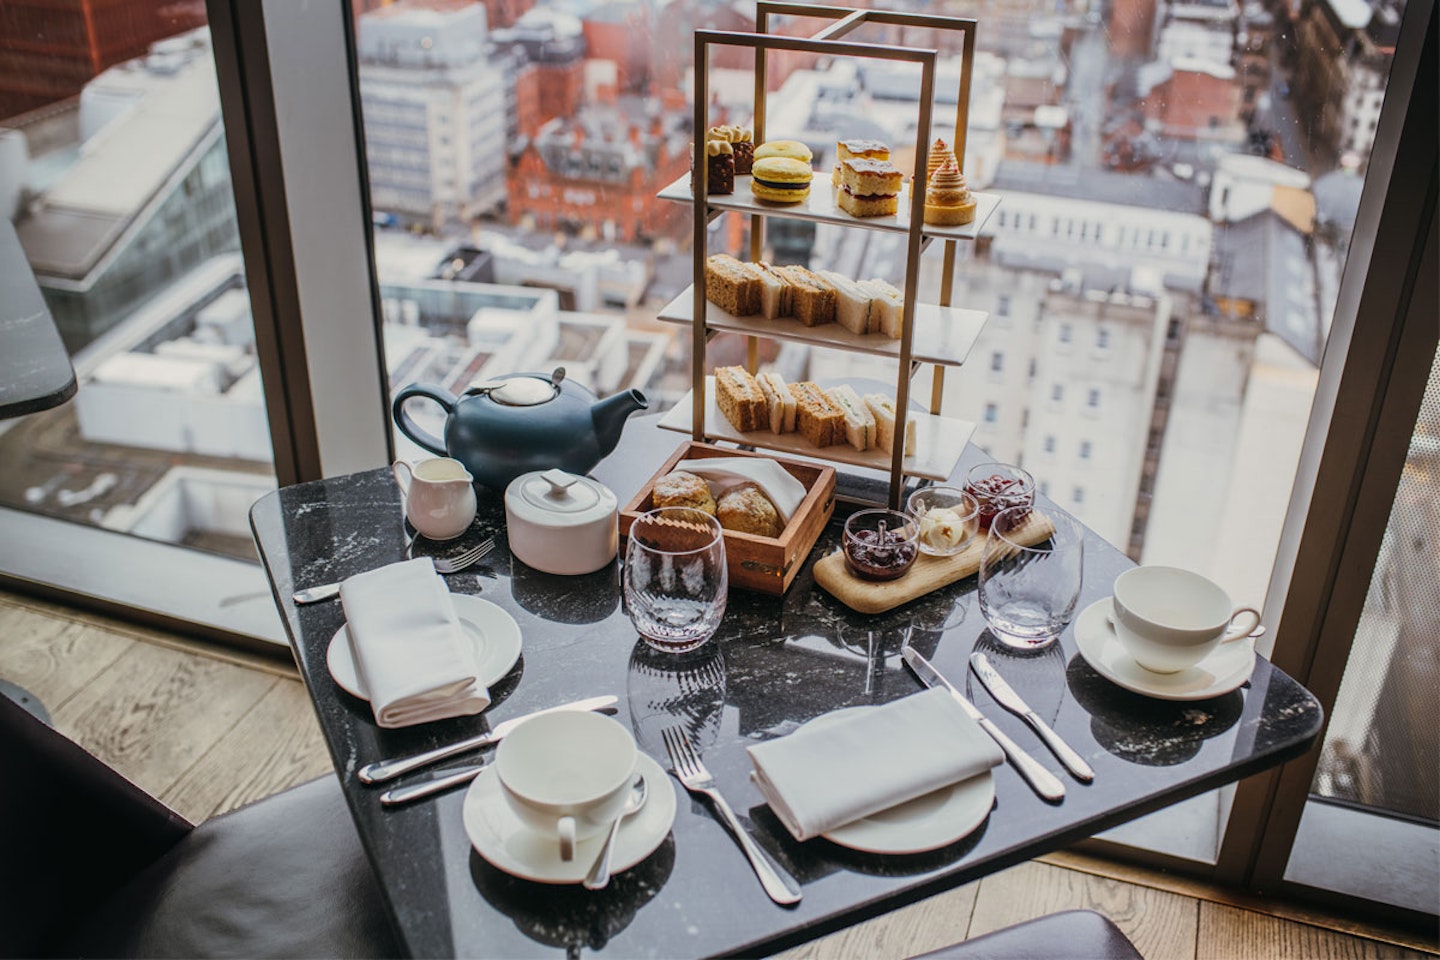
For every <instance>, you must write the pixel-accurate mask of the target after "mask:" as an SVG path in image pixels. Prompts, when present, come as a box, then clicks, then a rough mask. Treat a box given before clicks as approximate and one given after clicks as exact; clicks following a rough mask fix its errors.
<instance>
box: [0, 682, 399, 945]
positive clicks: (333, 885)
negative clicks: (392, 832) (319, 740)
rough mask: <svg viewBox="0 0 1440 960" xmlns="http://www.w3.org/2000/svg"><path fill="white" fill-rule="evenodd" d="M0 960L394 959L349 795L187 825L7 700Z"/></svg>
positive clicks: (278, 802) (294, 794) (316, 791)
mask: <svg viewBox="0 0 1440 960" xmlns="http://www.w3.org/2000/svg"><path fill="white" fill-rule="evenodd" d="M0 877H3V878H4V882H3V887H4V894H3V895H0V956H10V957H15V956H20V957H28V956H66V957H81V956H90V957H387V956H397V955H399V954H400V946H399V943H398V941H397V940H396V938H395V934H394V931H393V928H392V927H391V925H390V920H389V915H388V912H387V909H386V907H385V904H384V901H383V900H382V898H381V895H380V890H379V887H378V886H377V884H376V882H375V877H374V874H373V873H372V871H371V869H370V864H369V862H368V860H367V859H366V857H365V853H364V851H363V850H362V849H361V847H360V841H359V838H358V836H357V835H356V833H355V827H354V824H353V822H352V821H351V819H350V813H349V811H348V810H347V809H346V806H345V800H344V797H343V796H342V794H341V792H340V786H339V784H338V782H337V781H336V780H335V779H334V778H333V777H324V778H321V779H319V780H315V781H313V782H311V783H308V784H305V785H303V786H300V787H296V788H295V789H293V790H288V791H286V792H284V793H281V794H278V795H276V796H273V797H270V798H268V799H266V800H262V801H260V802H259V803H254V804H251V805H250V806H248V807H245V808H243V809H240V810H236V811H234V812H232V813H229V814H226V815H224V816H221V817H216V818H215V819H213V820H209V821H206V822H205V823H203V824H201V825H200V826H198V827H196V826H192V825H191V824H190V823H188V822H186V821H185V820H184V819H183V818H181V817H180V816H178V815H177V814H175V813H174V812H172V811H170V810H169V809H167V808H166V807H165V806H164V805H162V804H161V803H160V802H159V801H157V800H155V799H154V798H153V797H151V796H150V795H149V794H147V793H145V792H144V791H143V790H141V789H139V788H138V787H136V786H135V785H134V784H132V783H130V782H129V781H128V780H126V779H125V778H124V777H122V776H120V775H119V774H117V773H116V772H115V771H114V770H111V769H110V768H109V767H108V766H106V765H105V764H104V763H102V762H101V761H99V760H97V759H96V758H95V757H93V756H91V755H90V754H89V753H87V752H85V751H84V750H83V749H81V748H80V747H78V746H77V745H75V744H74V743H72V742H71V741H70V740H68V739H66V738H65V737H64V736H63V735H61V734H59V733H57V732H56V731H54V730H52V729H50V728H49V727H47V726H46V725H44V724H43V723H40V722H39V721H38V720H36V719H35V718H34V717H33V716H31V715H30V714H29V713H27V712H26V711H24V710H23V709H21V708H20V707H19V706H17V705H16V704H14V703H12V702H11V701H10V700H8V699H7V698H4V697H0Z"/></svg>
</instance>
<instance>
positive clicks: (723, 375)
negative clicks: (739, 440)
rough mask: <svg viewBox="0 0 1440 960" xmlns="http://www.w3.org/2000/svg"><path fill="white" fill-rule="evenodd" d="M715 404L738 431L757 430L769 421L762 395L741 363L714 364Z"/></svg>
mask: <svg viewBox="0 0 1440 960" xmlns="http://www.w3.org/2000/svg"><path fill="white" fill-rule="evenodd" d="M715 405H716V406H718V407H719V408H720V412H721V413H723V414H724V415H725V419H726V420H729V421H730V425H731V426H733V427H734V428H735V429H736V430H739V431H740V432H741V433H749V432H750V431H751V430H759V429H760V428H761V427H763V426H766V425H768V424H769V422H770V412H769V409H768V408H767V407H766V405H765V395H764V394H763V393H761V392H760V385H759V384H758V383H756V382H755V378H754V377H752V376H750V372H749V371H748V370H746V369H745V368H744V367H716V368H715Z"/></svg>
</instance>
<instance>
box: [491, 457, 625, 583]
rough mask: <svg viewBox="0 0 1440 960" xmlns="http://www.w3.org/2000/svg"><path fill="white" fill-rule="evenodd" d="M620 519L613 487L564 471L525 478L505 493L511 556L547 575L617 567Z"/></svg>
mask: <svg viewBox="0 0 1440 960" xmlns="http://www.w3.org/2000/svg"><path fill="white" fill-rule="evenodd" d="M618 514H619V502H618V501H617V500H616V497H615V494H614V492H613V491H611V490H610V488H609V487H607V486H605V484H603V483H600V482H599V481H598V480H592V479H590V478H589V477H577V476H576V475H575V474H573V473H566V472H565V471H564V470H540V471H536V472H534V473H526V474H522V475H520V476H518V477H516V478H515V479H514V480H512V481H511V482H510V485H509V486H508V487H506V488H505V523H506V526H507V528H508V532H509V537H510V552H511V553H512V554H514V555H515V556H516V557H518V558H519V559H520V560H521V561H522V562H523V563H525V564H527V565H529V566H532V567H534V568H535V569H536V570H541V571H544V572H545V573H559V574H565V575H567V576H573V575H577V574H582V573H593V572H595V571H596V570H599V569H600V568H601V567H603V566H605V565H606V564H609V563H610V562H612V561H613V560H614V559H615V552H616V550H618V549H619V546H620V524H619V518H618Z"/></svg>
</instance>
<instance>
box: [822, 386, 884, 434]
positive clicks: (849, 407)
mask: <svg viewBox="0 0 1440 960" xmlns="http://www.w3.org/2000/svg"><path fill="white" fill-rule="evenodd" d="M829 394H830V399H831V400H833V401H835V405H836V406H837V407H839V408H840V412H841V413H842V414H843V415H844V417H845V439H846V440H848V441H850V446H852V447H854V448H855V449H856V450H869V449H870V448H871V447H873V446H875V443H876V438H877V435H876V423H875V417H874V415H873V414H872V413H871V412H870V410H869V408H868V407H867V406H866V405H865V401H863V400H861V399H860V395H859V394H857V393H856V392H855V388H854V387H852V386H850V385H849V384H845V383H842V384H841V385H840V386H838V387H831V388H830V390H829Z"/></svg>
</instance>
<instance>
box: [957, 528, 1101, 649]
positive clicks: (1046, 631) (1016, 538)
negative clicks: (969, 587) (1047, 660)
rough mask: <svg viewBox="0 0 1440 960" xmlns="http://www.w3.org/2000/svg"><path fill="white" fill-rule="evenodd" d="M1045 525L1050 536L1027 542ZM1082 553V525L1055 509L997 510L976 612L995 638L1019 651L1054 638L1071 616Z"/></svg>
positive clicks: (982, 566)
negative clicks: (1044, 511)
mask: <svg viewBox="0 0 1440 960" xmlns="http://www.w3.org/2000/svg"><path fill="white" fill-rule="evenodd" d="M1045 524H1048V525H1049V526H1050V527H1052V528H1053V530H1052V532H1051V533H1050V536H1049V538H1048V539H1045V540H1041V541H1040V542H1038V543H1035V544H1033V545H1031V546H1025V545H1024V543H1025V541H1027V540H1031V539H1034V538H1035V534H1036V531H1037V529H1043V527H1039V528H1037V526H1036V525H1045ZM1084 552H1085V540H1084V528H1083V527H1081V526H1080V524H1079V523H1077V522H1075V520H1073V519H1071V518H1070V517H1068V516H1065V515H1064V514H1062V513H1060V512H1059V511H1047V512H1046V513H1043V514H1041V513H1032V512H1031V509H1030V507H1028V506H1020V507H1011V508H1009V509H1007V510H1002V511H1000V512H999V513H997V514H996V515H995V518H994V520H992V521H991V524H990V534H989V537H988V539H987V540H986V542H985V553H984V555H983V556H982V557H981V559H980V612H981V613H982V614H984V616H985V622H986V623H988V624H989V625H990V630H991V632H992V633H994V634H995V638H996V639H997V640H999V641H1000V642H1001V643H1005V644H1008V645H1010V646H1011V647H1014V648H1016V649H1018V650H1037V649H1039V648H1041V647H1046V646H1049V645H1050V644H1052V643H1054V642H1055V640H1056V638H1058V637H1059V636H1060V631H1062V630H1064V629H1065V625H1066V624H1068V623H1069V622H1070V620H1071V618H1072V617H1073V616H1074V615H1075V603H1076V601H1077V600H1079V598H1080V570H1081V566H1082V563H1083V561H1084Z"/></svg>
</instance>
